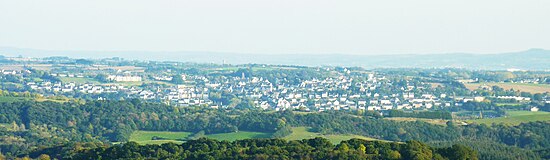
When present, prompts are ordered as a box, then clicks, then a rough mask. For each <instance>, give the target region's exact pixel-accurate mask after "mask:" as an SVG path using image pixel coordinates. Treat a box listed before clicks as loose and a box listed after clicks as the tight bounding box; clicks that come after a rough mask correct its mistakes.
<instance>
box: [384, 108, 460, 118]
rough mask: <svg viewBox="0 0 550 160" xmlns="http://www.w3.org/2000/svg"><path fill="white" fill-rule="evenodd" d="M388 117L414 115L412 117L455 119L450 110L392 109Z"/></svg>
mask: <svg viewBox="0 0 550 160" xmlns="http://www.w3.org/2000/svg"><path fill="white" fill-rule="evenodd" d="M387 117H412V118H428V119H453V116H452V115H451V113H450V112H445V111H414V112H405V111H402V110H390V111H388V115H387Z"/></svg>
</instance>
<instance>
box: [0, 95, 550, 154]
mask: <svg viewBox="0 0 550 160" xmlns="http://www.w3.org/2000/svg"><path fill="white" fill-rule="evenodd" d="M0 113H2V114H0V123H3V124H4V125H2V126H0V150H1V151H2V152H3V153H4V154H5V155H6V156H16V155H25V154H27V153H28V151H33V150H37V149H39V148H47V147H51V146H56V145H60V144H67V143H71V142H94V143H96V142H97V143H101V142H103V143H104V144H110V143H111V142H126V141H127V140H128V139H129V136H130V135H131V133H132V132H134V131H136V130H150V131H186V132H193V133H203V134H212V133H227V132H235V131H239V130H245V131H257V132H270V133H272V135H273V137H284V136H286V135H289V134H290V133H291V132H292V130H291V126H293V127H298V126H305V127H310V128H311V129H312V130H313V131H315V132H319V133H321V134H357V135H363V136H367V137H373V138H378V139H384V140H391V141H398V142H404V141H410V140H417V141H422V142H427V143H434V142H438V143H439V142H441V143H443V142H445V143H446V142H449V143H447V144H456V143H459V144H460V143H461V142H462V140H471V141H476V142H479V143H482V144H487V143H485V142H492V143H495V144H501V146H502V145H505V146H513V147H519V148H522V149H526V150H536V151H539V150H541V151H540V152H537V153H547V152H545V151H544V150H545V149H548V148H550V132H548V131H550V125H549V123H548V122H530V123H523V124H520V125H518V126H506V125H485V124H470V125H467V126H461V125H457V124H454V123H452V122H449V123H447V125H434V124H429V123H426V122H422V121H413V122H398V121H391V120H384V119H383V118H381V117H380V116H379V115H377V114H375V113H372V112H361V113H359V112H358V113H354V114H351V113H349V112H343V111H327V112H322V113H311V114H294V113H293V112H292V111H284V112H274V113H272V112H262V111H258V110H244V109H232V110H223V109H222V110H215V109H208V108H205V107H184V108H182V107H174V106H168V105H164V104H160V103H146V102H142V101H139V100H136V99H134V100H127V101H85V102H80V101H79V102H73V101H69V102H65V103H57V102H36V101H30V100H29V101H22V102H11V103H5V102H4V103H0ZM16 126H17V127H16ZM458 140H461V141H458ZM451 142H452V143H451ZM455 142H456V143H455ZM480 145H481V144H480ZM485 146H486V147H480V148H479V149H482V151H480V157H481V158H484V157H496V156H498V155H499V154H501V155H507V154H516V153H515V152H520V150H509V151H508V150H507V151H506V152H507V154H505V153H503V152H504V151H502V152H498V150H499V149H498V148H496V147H500V146H497V145H485ZM491 147H495V148H491ZM487 151H491V152H487ZM518 154H519V153H518Z"/></svg>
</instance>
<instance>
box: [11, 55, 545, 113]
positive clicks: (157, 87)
mask: <svg viewBox="0 0 550 160" xmlns="http://www.w3.org/2000/svg"><path fill="white" fill-rule="evenodd" d="M4 59H5V60H4V61H8V63H5V64H4V65H2V66H0V67H1V68H2V72H1V73H2V75H1V80H2V82H1V83H2V90H6V91H15V92H32V93H40V94H43V95H45V96H65V97H70V98H85V99H95V100H119V99H130V98H139V99H143V100H146V101H152V102H162V103H165V104H169V105H175V106H181V107H185V106H202V107H209V108H234V107H241V108H258V109H262V110H275V111H283V110H293V111H301V112H322V111H328V110H372V111H374V110H377V111H385V110H441V109H443V108H452V107H460V106H462V105H463V104H465V103H467V102H480V103H481V102H498V103H499V105H500V104H502V105H521V106H524V107H523V108H522V109H524V110H530V111H538V110H539V108H540V107H541V106H544V104H547V103H550V97H549V96H548V91H550V89H549V88H550V87H549V83H550V77H548V73H547V72H544V73H533V74H531V73H529V72H525V71H515V72H513V71H495V72H490V74H494V73H498V74H494V76H484V73H483V72H487V71H477V72H480V73H475V72H476V71H467V70H460V69H432V70H426V69H424V70H417V71H415V72H408V73H405V72H404V71H401V70H399V69H378V70H376V69H375V70H365V69H362V68H357V67H350V68H345V67H329V66H324V67H303V66H282V65H259V64H248V65H226V64H194V63H181V62H154V61H126V60H123V59H121V58H107V59H101V60H88V59H71V58H67V57H48V58H23V57H11V58H10V57H5V58H4ZM455 72H456V73H459V74H467V73H469V74H472V75H476V74H477V75H478V77H472V76H470V75H466V76H456V73H455ZM472 72H474V73H472ZM514 73H516V74H514ZM407 74H410V75H407ZM486 75H489V74H486ZM539 75H540V76H539ZM545 76H546V77H545ZM499 82H506V83H503V84H517V85H516V86H522V85H525V86H529V85H531V86H533V85H538V87H539V88H542V90H537V91H535V92H533V93H531V92H530V91H529V90H525V89H524V90H514V89H522V88H510V89H503V88H501V87H499V86H491V85H490V84H496V83H499ZM476 84H477V86H476ZM467 86H468V87H467ZM471 86H474V87H471ZM527 89H528V88H527ZM475 116H478V114H477V113H475Z"/></svg>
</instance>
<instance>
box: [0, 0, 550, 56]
mask: <svg viewBox="0 0 550 160" xmlns="http://www.w3.org/2000/svg"><path fill="white" fill-rule="evenodd" d="M0 46H4V47H6V46H9V47H21V48H35V49H48V50H137V51H216V52H240V53H260V54H261V53H264V54H278V53H285V54H289V53H345V54H396V53H400V54H402V53H448V52H474V53H496V52H507V51H519V50H526V49H529V48H545V49H550V1H549V0H453V1H451V0H400V1H397V0H379V1H371V0H0Z"/></svg>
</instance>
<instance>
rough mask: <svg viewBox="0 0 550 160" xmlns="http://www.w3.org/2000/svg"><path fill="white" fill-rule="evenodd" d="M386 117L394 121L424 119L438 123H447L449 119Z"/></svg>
mask: <svg viewBox="0 0 550 160" xmlns="http://www.w3.org/2000/svg"><path fill="white" fill-rule="evenodd" d="M384 119H387V120H392V121H407V122H411V121H423V122H426V123H431V124H437V125H447V122H448V121H449V120H444V119H428V118H411V117H388V118H384Z"/></svg>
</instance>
